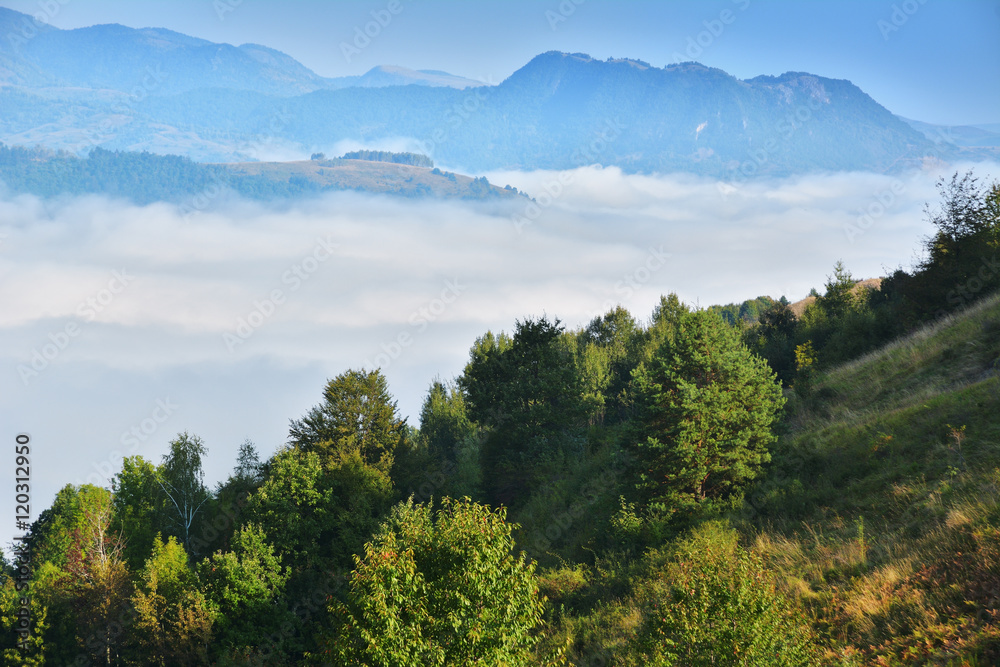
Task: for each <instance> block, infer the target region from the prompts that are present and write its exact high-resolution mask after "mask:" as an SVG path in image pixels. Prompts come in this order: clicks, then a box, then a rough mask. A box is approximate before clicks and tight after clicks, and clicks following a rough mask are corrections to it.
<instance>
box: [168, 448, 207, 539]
mask: <svg viewBox="0 0 1000 667" xmlns="http://www.w3.org/2000/svg"><path fill="white" fill-rule="evenodd" d="M207 453H208V450H207V449H206V448H205V445H204V443H203V442H202V440H201V438H199V437H198V436H190V435H188V434H187V433H182V434H180V435H179V436H178V437H177V438H175V439H174V440H172V441H171V442H170V452H169V453H168V454H165V455H164V456H163V465H161V466H160V468H159V469H158V470H157V472H158V475H157V478H156V481H157V484H158V485H159V487H160V492H161V493H162V497H163V500H162V506H163V515H164V518H165V523H166V526H167V527H168V531H169V534H171V535H174V536H176V537H177V538H178V539H180V540H181V543H182V544H183V545H184V547H185V549H191V537H192V535H193V534H194V532H195V524H196V522H197V521H198V519H199V515H200V513H201V511H202V508H203V507H204V505H205V503H206V502H208V500H209V499H210V498H211V494H210V493H209V491H208V489H207V488H206V487H205V472H204V470H203V468H202V462H201V460H202V457H203V456H205V455H206V454H207Z"/></svg>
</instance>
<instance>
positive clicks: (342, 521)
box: [0, 175, 1000, 667]
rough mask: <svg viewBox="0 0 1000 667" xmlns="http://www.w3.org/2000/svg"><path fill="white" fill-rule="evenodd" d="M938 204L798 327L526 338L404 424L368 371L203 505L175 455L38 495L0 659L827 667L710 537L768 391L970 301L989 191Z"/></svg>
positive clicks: (202, 488) (792, 606) (995, 221)
mask: <svg viewBox="0 0 1000 667" xmlns="http://www.w3.org/2000/svg"><path fill="white" fill-rule="evenodd" d="M941 187H942V195H943V206H942V208H941V210H940V211H938V212H936V213H934V214H933V215H932V221H933V222H934V223H935V225H936V227H937V229H938V232H937V233H936V234H935V235H934V236H933V237H932V238H930V239H928V241H927V245H928V250H929V252H928V256H927V258H926V259H925V260H924V261H923V262H922V263H921V264H920V265H919V266H918V267H917V268H916V269H914V271H913V272H912V273H905V272H902V271H897V272H896V274H894V276H892V277H890V278H889V279H886V280H885V281H883V283H882V285H881V287H880V288H879V289H877V290H872V291H859V290H858V289H857V287H856V284H855V281H854V280H853V279H851V278H850V276H849V275H848V274H847V273H846V271H845V270H844V269H843V268H842V267H838V268H836V269H835V272H834V276H832V277H831V278H830V281H829V283H828V285H827V286H826V291H825V293H824V294H822V295H818V297H817V298H816V301H815V303H813V304H812V305H810V306H809V307H808V308H806V310H805V311H804V312H803V313H802V316H801V317H798V318H796V317H795V315H794V314H793V313H792V312H791V311H790V309H789V307H788V305H787V304H786V303H782V302H771V303H766V304H765V303H764V302H762V301H761V300H760V299H758V300H753V301H752V303H753V304H755V305H746V304H741V306H740V307H739V308H736V307H735V305H732V306H730V307H722V308H718V309H707V310H692V309H691V308H689V307H688V306H686V305H685V304H683V303H682V302H681V301H680V300H679V299H678V298H677V296H676V295H668V296H665V297H662V298H661V300H660V302H659V304H658V305H657V307H656V308H655V309H654V311H653V312H652V313H651V315H650V317H649V318H648V319H647V320H645V321H640V320H637V319H636V318H635V317H634V316H633V315H632V314H631V313H629V312H628V311H626V310H625V309H623V308H621V307H618V308H614V309H612V310H611V311H609V312H608V313H606V314H604V315H603V316H601V317H597V318H595V319H594V320H592V321H591V322H590V323H588V325H587V326H585V327H582V328H580V329H576V330H566V329H565V327H563V326H562V325H561V324H560V323H559V321H558V320H550V319H549V318H547V317H541V318H530V317H529V318H526V319H524V320H521V321H518V322H517V323H516V325H515V327H514V329H513V331H511V332H509V333H507V332H498V333H494V332H486V333H485V334H484V335H483V336H481V337H480V338H478V339H477V340H476V341H475V342H474V344H473V345H472V347H471V349H470V351H469V359H468V363H467V364H466V366H465V368H464V369H463V371H462V373H461V374H460V375H459V376H458V377H457V378H455V379H454V380H453V381H451V382H444V381H435V382H433V383H432V384H431V385H430V387H429V390H428V393H427V395H426V397H425V399H424V402H423V405H422V409H421V413H420V417H419V425H418V426H419V428H416V427H414V426H413V425H410V424H408V423H407V422H406V420H404V419H402V418H401V417H400V415H399V413H398V410H397V408H396V402H395V400H394V399H393V397H392V396H391V394H390V392H389V390H388V386H387V383H386V380H385V377H384V376H383V375H382V373H381V372H380V371H378V370H371V369H361V370H348V371H345V372H344V373H342V374H340V375H338V376H337V377H335V378H333V379H332V380H330V381H329V382H328V383H327V385H326V386H325V387H324V388H323V393H322V398H321V400H320V401H319V402H318V404H317V405H316V406H315V407H314V408H313V409H311V410H310V411H309V412H308V413H307V414H305V415H303V416H302V417H300V418H299V419H296V420H293V421H292V422H291V425H290V428H289V435H288V441H287V443H286V444H285V445H284V446H283V447H281V448H280V449H279V450H278V451H277V452H276V453H275V454H274V455H273V456H271V457H270V458H268V459H267V460H265V461H261V460H260V459H259V457H258V454H257V451H256V449H255V447H254V446H253V445H252V444H251V443H244V444H243V445H242V446H241V448H240V453H239V457H238V460H237V464H236V466H235V468H234V470H233V472H232V474H231V475H230V476H229V477H228V479H227V480H226V481H224V482H222V483H220V484H219V485H217V486H216V488H214V489H209V488H208V487H207V486H206V485H205V483H204V475H203V460H204V457H205V456H206V455H207V449H206V446H205V444H204V443H203V442H202V441H201V440H200V439H199V438H197V437H196V436H193V435H189V434H186V433H182V434H179V435H178V436H177V437H176V438H175V439H174V440H173V441H172V442H171V443H170V446H169V451H168V452H167V453H166V454H165V455H164V456H163V458H162V459H161V461H160V462H158V463H157V462H153V461H148V460H145V459H143V458H142V457H130V458H127V459H125V460H124V461H123V464H122V470H121V472H120V473H118V474H117V475H116V476H115V477H114V479H113V480H112V482H111V484H110V485H109V488H99V487H96V486H92V485H83V486H73V485H68V486H66V487H65V488H63V489H62V490H61V491H60V493H59V494H58V496H57V498H56V500H55V502H54V503H53V505H52V507H50V508H49V509H47V510H45V511H44V512H43V513H42V514H41V515H40V516H39V518H38V520H37V521H36V522H35V523H34V524H33V525H32V526H31V530H30V537H31V544H32V551H31V558H32V561H31V564H32V579H31V584H30V591H29V592H30V609H31V614H32V623H33V626H32V627H33V636H32V639H31V640H30V642H29V644H30V645H29V647H28V649H27V650H26V651H20V650H19V649H17V648H16V647H15V645H14V642H15V635H14V633H13V632H12V629H13V627H14V625H15V624H16V622H17V618H16V610H17V608H18V606H19V600H20V596H21V594H20V593H19V592H18V591H17V590H16V588H15V579H14V578H13V576H12V575H13V573H12V572H11V571H10V569H9V568H5V569H6V573H5V579H4V584H3V588H2V589H0V625H2V626H3V628H4V634H3V636H2V637H0V642H3V643H2V644H0V647H2V650H3V656H4V660H5V662H6V663H8V664H25V665H43V664H48V665H70V664H73V665H91V664H102V665H145V664H159V665H199V664H217V665H265V664H266V665H300V664H331V665H380V666H385V667H389V666H393V667H396V666H410V665H412V666H414V667H416V666H418V665H419V666H423V665H469V664H489V665H493V664H496V665H499V664H505V665H529V664H531V665H558V664H569V663H572V664H584V665H612V664H614V665H638V664H654V665H701V664H706V665H707V664H716V665H746V664H760V665H801V666H806V665H809V666H811V665H816V664H851V663H849V662H845V663H841V662H838V661H834V660H833V659H831V658H830V656H831V655H832V654H833V652H831V651H830V650H828V649H830V648H831V646H830V644H829V642H831V641H835V640H831V633H829V632H825V633H824V632H820V631H819V630H818V629H817V627H815V626H814V625H813V624H811V623H810V621H809V619H810V618H811V615H810V612H809V610H807V609H803V608H801V607H800V604H802V602H801V601H800V600H801V598H800V596H797V595H793V594H792V593H790V592H789V590H788V588H787V586H786V585H785V584H784V582H783V581H781V580H780V577H778V576H777V575H776V573H775V571H774V570H773V569H769V567H768V565H767V564H766V563H764V562H763V561H762V559H761V557H760V556H759V554H758V552H756V551H754V550H752V549H749V548H747V547H746V546H744V545H743V544H741V543H740V540H739V539H738V536H737V533H736V532H735V530H734V529H733V528H732V527H730V523H729V522H728V518H729V517H731V516H734V515H740V514H741V513H742V512H743V511H744V510H745V509H746V501H745V499H746V498H748V497H751V496H752V494H753V493H754V490H755V488H756V487H755V485H756V484H757V483H758V482H759V480H760V479H761V477H762V475H763V473H764V472H765V470H766V468H767V466H768V464H769V463H771V457H772V455H773V454H774V453H775V452H780V451H781V450H777V449H775V447H774V443H775V441H776V435H775V434H776V430H777V429H778V428H779V426H780V424H779V421H780V418H781V413H782V410H783V406H784V405H785V402H786V397H787V396H788V394H787V392H783V391H782V386H781V380H779V377H781V378H782V379H783V380H784V381H785V383H786V384H791V385H792V386H793V387H794V388H795V390H796V391H797V392H798V393H808V391H809V378H810V373H811V372H814V371H815V369H816V368H817V367H819V366H822V365H823V364H832V363H835V362H836V361H838V360H840V359H845V358H850V357H851V355H857V354H861V353H863V352H864V351H866V350H868V349H871V348H872V347H873V346H875V345H878V344H880V341H884V340H888V339H890V338H891V337H893V336H895V335H898V333H899V332H901V331H903V330H905V329H906V328H907V327H912V326H916V325H918V324H919V323H920V322H926V321H928V320H932V319H934V318H936V317H940V316H941V315H943V314H946V313H947V312H949V308H953V307H957V306H958V305H961V304H960V303H959V304H950V303H949V299H951V297H953V296H954V295H960V294H962V292H961V289H962V288H964V289H965V292H966V293H967V294H968V300H969V301H971V300H972V299H975V298H977V297H979V296H982V295H985V294H987V292H988V291H989V290H995V289H996V287H997V282H996V280H997V279H996V276H995V275H993V276H992V277H991V276H988V275H987V274H986V272H985V271H983V270H982V266H983V263H982V258H983V257H985V258H988V259H992V258H993V256H994V255H993V253H995V252H996V250H997V249H1000V216H998V210H1000V207H998V203H1000V186H998V185H997V184H993V185H992V186H990V187H989V188H986V187H981V186H980V185H979V184H978V182H977V181H976V180H975V179H974V178H972V177H971V176H969V175H967V176H965V177H961V178H960V177H958V176H957V175H956V177H955V178H953V179H952V180H951V181H946V182H943V183H942V185H941ZM981 253H985V254H981ZM973 278H975V280H977V281H979V282H978V283H973V282H971V281H972V280H973ZM942 279H943V280H945V282H944V284H943V285H942V284H941V283H940V282H939V281H941V280H942ZM987 280H991V281H992V282H987ZM948 281H954V282H953V283H950V284H954V285H955V287H954V288H951V287H949V282H948ZM952 289H954V294H952V291H951V290H952ZM952 300H953V299H952ZM744 305H746V308H744ZM761 306H763V310H761ZM755 309H756V311H755ZM716 311H719V312H716ZM754 312H756V313H757V322H756V323H755V324H754V323H752V318H753V313H754ZM725 313H729V314H730V315H732V321H727V319H726V318H725V317H724V314H725ZM776 463H778V464H781V461H776ZM847 653H849V652H847ZM847 653H844V652H841V653H840V654H843V655H846V654H847Z"/></svg>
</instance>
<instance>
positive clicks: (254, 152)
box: [0, 8, 992, 180]
mask: <svg viewBox="0 0 1000 667" xmlns="http://www.w3.org/2000/svg"><path fill="white" fill-rule="evenodd" d="M29 25H34V24H33V22H32V20H31V19H30V17H28V16H27V15H24V14H20V13H18V12H14V11H12V10H7V9H2V8H0V36H6V37H5V38H3V39H0V141H2V142H4V143H6V144H9V145H15V144H21V145H41V146H45V147H48V148H54V149H64V150H68V151H70V152H72V153H76V154H84V153H87V152H88V151H90V150H91V149H93V148H94V147H98V146H99V147H101V148H105V149H109V150H129V151H143V150H145V151H149V152H153V153H160V154H178V155H183V156H186V157H190V158H191V159H194V160H198V161H212V162H232V161H247V160H254V159H269V158H271V159H273V158H274V156H275V155H284V156H286V157H288V158H295V157H298V158H301V157H304V156H307V155H309V154H310V153H312V152H315V151H326V152H329V153H331V154H336V153H338V152H339V151H338V150H337V148H338V147H351V148H357V147H364V148H373V149H389V150H408V151H413V152H421V153H424V154H426V155H429V156H430V157H432V158H433V159H434V160H435V162H437V163H438V164H442V165H445V166H448V167H449V168H456V169H462V170H466V171H469V172H476V173H480V172H483V171H489V170H499V169H539V168H541V169H567V168H572V167H577V166H583V165H589V164H594V163H598V164H602V165H605V166H609V165H615V166H618V167H620V168H622V169H623V170H624V171H626V172H630V173H650V172H676V171H683V172H691V173H697V174H702V175H708V176H713V177H719V178H727V179H730V180H743V179H747V178H754V177H758V176H780V175H788V174H793V173H806V172H814V171H831V170H873V171H880V172H883V171H892V170H897V169H901V168H904V167H908V166H914V165H920V164H922V163H923V162H925V161H927V160H929V159H930V160H941V159H944V160H947V159H952V158H955V157H957V156H958V155H959V154H960V153H961V154H967V153H968V151H969V150H972V151H973V153H975V152H976V151H985V152H986V153H989V152H990V151H991V150H992V149H991V148H990V147H991V146H992V144H991V143H990V141H991V140H990V138H989V133H987V134H986V135H984V136H985V139H984V137H979V139H984V141H985V144H982V143H981V144H980V145H978V146H974V147H973V148H971V149H961V151H960V150H959V149H958V148H957V147H956V146H955V145H954V143H953V142H951V141H947V140H944V141H942V140H936V139H933V138H931V137H929V136H928V135H927V133H926V132H925V131H924V130H925V129H926V128H921V127H920V126H916V127H915V126H914V123H913V122H907V121H905V120H904V119H901V118H899V117H897V116H895V115H893V114H892V113H891V112H890V111H889V110H887V109H886V108H884V107H883V106H881V105H880V104H878V103H877V102H876V101H875V100H873V99H872V98H871V97H869V96H868V95H867V94H866V93H864V92H863V91H862V90H861V89H859V88H858V87H857V86H855V85H854V84H852V83H851V82H849V81H846V80H840V79H831V78H825V77H821V76H817V75H814V74H809V73H805V72H788V73H785V74H782V75H780V76H758V77H755V78H752V79H748V80H740V79H737V78H736V77H733V76H731V75H729V74H727V73H726V72H724V71H722V70H719V69H715V68H710V67H706V66H704V65H701V64H699V63H695V62H689V63H680V64H673V65H669V66H666V67H662V68H661V67H655V66H652V65H650V64H649V63H645V62H643V61H640V60H633V59H610V60H606V61H600V60H596V59H594V58H591V57H589V56H587V55H585V54H580V53H573V54H568V53H560V52H549V53H544V54H541V55H539V56H537V57H535V58H534V59H532V60H531V61H530V62H528V63H527V64H526V65H525V66H523V67H522V68H521V69H519V70H517V71H516V72H514V73H513V74H512V75H511V76H510V77H509V78H507V79H506V80H504V81H503V82H501V83H499V84H496V85H486V84H483V83H482V82H478V81H473V80H470V79H465V78H462V77H458V76H454V75H451V74H448V73H447V72H440V71H415V70H410V69H406V68H403V67H388V66H384V67H378V68H375V69H373V70H371V71H369V72H368V73H366V74H364V75H362V76H357V77H342V78H333V79H331V78H325V77H322V76H319V75H318V74H316V73H315V72H313V71H311V70H310V69H308V68H307V67H305V66H304V65H302V64H301V63H299V62H298V61H296V60H295V59H294V58H292V57H290V56H288V55H286V54H284V53H281V52H279V51H276V50H274V49H270V48H268V47H266V46H260V45H256V44H244V45H241V46H232V45H229V44H216V43H212V42H209V41H206V40H202V39H198V38H195V37H190V36H187V35H183V34H180V33H177V32H172V31H169V30H165V29H162V28H143V29H133V28H128V27H124V26H120V25H98V26H91V27H88V28H81V29H76V30H59V29H57V28H53V27H50V26H41V27H39V26H37V25H35V28H36V29H35V30H34V31H31V30H28V29H27V28H26V26H29ZM29 35H30V36H29ZM983 132H986V130H983ZM963 136H964V135H963ZM963 151H964V152H963Z"/></svg>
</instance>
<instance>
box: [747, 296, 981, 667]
mask: <svg viewBox="0 0 1000 667" xmlns="http://www.w3.org/2000/svg"><path fill="white" fill-rule="evenodd" d="M788 415H789V418H788V423H787V428H788V431H787V433H785V434H784V435H783V437H782V439H781V442H780V443H779V448H778V451H777V452H776V453H775V465H774V466H773V467H772V469H771V471H770V473H769V477H768V479H767V480H765V482H764V483H763V484H762V485H761V487H760V488H759V489H757V490H756V491H755V492H754V493H752V494H751V495H750V497H749V498H748V502H747V516H745V517H744V518H743V519H742V521H741V526H742V529H743V531H744V533H745V535H746V536H747V537H748V539H749V540H751V541H753V542H754V543H755V544H756V547H757V548H758V549H759V550H761V551H762V552H763V553H764V554H765V555H766V556H767V558H768V559H769V562H770V563H771V565H772V567H773V568H774V569H776V570H777V571H778V572H780V574H781V576H782V577H783V579H784V580H785V582H786V583H787V585H788V586H789V587H790V588H791V589H792V590H794V591H797V592H798V593H799V594H800V595H801V597H802V598H803V600H804V601H805V602H806V604H807V606H808V607H809V608H810V609H811V610H812V612H813V614H814V615H815V621H816V623H815V625H816V627H817V629H818V631H819V632H820V635H821V637H822V638H823V640H824V642H825V643H826V645H827V647H828V648H829V650H830V655H831V657H832V655H834V654H837V655H840V656H841V657H847V658H851V659H850V660H849V662H851V663H855V662H856V663H857V664H955V665H961V664H982V665H994V664H1000V295H998V296H994V297H992V298H990V299H987V300H985V301H983V302H981V303H980V304H978V305H976V306H974V307H973V308H971V309H970V310H967V311H965V312H963V313H961V314H959V315H957V316H955V317H953V318H948V319H946V320H944V321H942V322H939V323H937V324H935V325H933V326H930V327H928V328H926V329H923V330H921V331H918V332H916V333H915V334H914V335H912V336H910V337H908V338H906V339H904V340H901V341H898V342H896V343H894V344H892V345H889V346H887V347H886V348H884V349H882V350H880V351H877V352H875V353H873V354H870V355H868V356H866V357H864V358H862V359H859V360H857V361H855V362H852V363H850V364H847V365H844V366H841V367H839V368H836V369H833V370H831V371H829V372H827V373H825V374H822V375H820V376H819V377H817V378H816V379H815V381H814V383H813V386H812V387H810V388H809V389H808V390H805V391H799V392H795V393H794V395H793V396H792V400H791V401H790V404H789V409H788Z"/></svg>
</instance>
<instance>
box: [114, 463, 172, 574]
mask: <svg viewBox="0 0 1000 667" xmlns="http://www.w3.org/2000/svg"><path fill="white" fill-rule="evenodd" d="M111 489H112V492H113V494H114V495H113V500H112V504H113V510H114V511H113V512H112V515H111V530H112V532H114V533H116V534H118V535H121V537H122V541H123V542H124V544H125V552H124V557H125V560H126V562H127V563H128V566H129V569H130V570H132V571H138V570H139V569H141V568H142V566H143V564H144V563H145V562H146V559H147V558H149V554H150V553H151V551H152V549H153V542H154V541H155V540H156V534H157V533H158V532H161V531H162V530H163V517H162V507H161V506H160V500H161V498H162V494H161V489H160V476H159V472H158V471H157V469H156V466H155V465H153V464H152V463H150V462H149V461H147V460H145V459H144V458H142V457H141V456H131V457H127V458H125V459H124V460H123V461H122V469H121V472H119V473H118V474H117V475H115V477H114V479H113V480H112V481H111Z"/></svg>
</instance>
